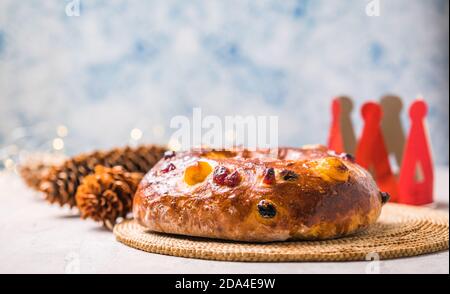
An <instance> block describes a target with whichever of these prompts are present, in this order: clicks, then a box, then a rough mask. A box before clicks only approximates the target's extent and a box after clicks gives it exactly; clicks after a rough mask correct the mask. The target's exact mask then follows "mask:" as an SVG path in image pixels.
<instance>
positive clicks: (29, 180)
mask: <svg viewBox="0 0 450 294" xmlns="http://www.w3.org/2000/svg"><path fill="white" fill-rule="evenodd" d="M64 159H65V158H64V156H62V155H57V154H47V153H36V154H31V155H29V156H27V157H26V158H25V159H23V160H21V163H20V164H19V173H20V176H21V177H22V179H23V180H24V182H25V183H26V184H27V185H28V186H29V187H30V188H33V189H35V190H39V187H40V185H41V182H42V180H43V179H44V178H45V177H46V176H47V175H48V173H49V170H50V168H51V167H52V166H56V165H59V164H61V163H62V162H63V161H64Z"/></svg>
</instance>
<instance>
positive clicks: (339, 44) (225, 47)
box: [0, 0, 449, 163]
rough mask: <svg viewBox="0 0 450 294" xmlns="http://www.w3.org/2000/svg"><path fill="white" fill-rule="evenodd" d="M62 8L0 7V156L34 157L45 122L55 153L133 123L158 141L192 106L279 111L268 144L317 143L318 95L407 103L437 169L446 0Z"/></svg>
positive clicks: (114, 137) (444, 148) (443, 131)
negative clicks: (276, 140) (421, 103)
mask: <svg viewBox="0 0 450 294" xmlns="http://www.w3.org/2000/svg"><path fill="white" fill-rule="evenodd" d="M69 2H70V1H69V0H66V1H64V0H46V1H38V0H36V1H31V0H30V1H28V0H23V1H17V0H1V1H0V146H6V145H7V144H11V143H14V144H17V145H20V146H25V147H27V148H46V147H48V146H50V145H49V142H50V141H51V139H52V138H53V137H54V136H55V131H54V130H55V127H56V126H57V125H58V124H64V125H67V127H68V128H69V136H68V137H67V138H66V147H67V151H68V152H69V153H74V152H79V151H84V150H89V149H91V148H94V147H107V146H112V145H116V144H126V143H127V142H128V138H129V134H130V130H131V129H132V128H134V127H138V128H141V129H142V130H143V131H144V136H143V140H144V141H158V142H165V140H167V138H168V137H169V135H170V132H171V130H170V129H168V127H169V121H170V118H171V117H172V116H174V115H179V114H185V115H189V114H190V113H191V111H192V107H194V106H200V107H202V109H203V112H204V114H205V115H206V114H217V115H237V114H255V115H260V114H270V115H279V116H280V143H282V144H289V145H298V144H304V143H316V142H325V141H326V137H327V132H328V125H329V120H330V116H329V104H330V99H331V97H333V96H335V95H338V94H342V93H343V94H348V95H351V96H353V97H354V98H355V99H357V106H358V107H359V106H360V105H361V103H362V102H363V101H365V100H367V99H378V98H379V97H380V96H381V95H383V94H385V93H387V92H394V93H397V94H399V95H401V96H403V97H405V98H406V99H407V101H411V100H412V99H413V98H415V97H416V96H417V95H418V94H419V93H421V94H423V95H424V96H425V98H426V99H427V100H428V102H429V103H430V116H429V125H430V132H431V137H432V144H433V149H434V152H435V158H436V160H437V161H438V162H439V163H448V150H449V149H448V148H449V139H448V132H449V129H448V128H449V127H448V126H449V124H448V115H449V114H448V106H449V84H448V78H449V56H448V49H449V48H448V42H449V35H448V34H449V27H448V21H449V2H448V1H447V0H425V1H424V0H389V1H387V0H380V3H381V15H380V16H378V17H369V16H367V15H366V13H365V7H366V4H367V3H368V2H369V1H368V0H345V1H342V0H340V1H338V0H323V1H320V0H314V1H307V0H304V1H275V0H274V1H255V0H253V1H242V0H235V1H225V0H224V1H216V0H214V1H211V0H208V1H182V0H180V1H144V0H142V1H125V0H123V1H121V0H117V1H111V0H108V1H106V0H104V1H100V0H99V1H94V0H89V1H88V0H81V1H80V2H81V11H80V12H81V15H80V16H79V17H76V16H73V17H69V16H67V15H66V12H65V8H66V5H67V4H68V3H69ZM353 119H354V122H355V123H356V124H357V130H360V128H361V124H360V122H361V121H360V116H359V113H354V115H353ZM404 121H405V123H406V122H407V120H406V114H405V118H404ZM23 127H25V128H23ZM163 131H164V132H163ZM24 135H29V136H31V137H26V138H22V139H21V137H22V136H24ZM49 140H50V141H49Z"/></svg>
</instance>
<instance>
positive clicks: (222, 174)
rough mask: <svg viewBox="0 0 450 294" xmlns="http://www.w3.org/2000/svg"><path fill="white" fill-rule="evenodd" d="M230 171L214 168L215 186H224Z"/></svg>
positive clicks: (219, 167)
mask: <svg viewBox="0 0 450 294" xmlns="http://www.w3.org/2000/svg"><path fill="white" fill-rule="evenodd" d="M229 173H230V171H229V170H228V169H227V168H226V167H224V166H216V167H215V168H214V173H213V181H214V183H216V184H217V185H225V179H226V177H227V176H228V174H229Z"/></svg>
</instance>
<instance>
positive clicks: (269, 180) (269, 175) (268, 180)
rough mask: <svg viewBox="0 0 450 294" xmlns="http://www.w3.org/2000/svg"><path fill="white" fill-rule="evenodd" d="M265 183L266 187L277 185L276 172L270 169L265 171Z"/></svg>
mask: <svg viewBox="0 0 450 294" xmlns="http://www.w3.org/2000/svg"><path fill="white" fill-rule="evenodd" d="M263 183H264V184H266V185H272V184H274V183H275V170H274V169H273V167H270V168H268V169H266V170H265V171H264V178H263Z"/></svg>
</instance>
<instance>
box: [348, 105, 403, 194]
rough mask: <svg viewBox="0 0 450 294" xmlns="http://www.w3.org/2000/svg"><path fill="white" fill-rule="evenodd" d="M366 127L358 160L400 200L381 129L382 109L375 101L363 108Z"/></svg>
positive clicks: (381, 186)
mask: <svg viewBox="0 0 450 294" xmlns="http://www.w3.org/2000/svg"><path fill="white" fill-rule="evenodd" d="M361 114H362V117H363V119H364V128H363V132H362V135H361V138H360V140H359V143H358V146H357V149H356V162H357V163H358V164H359V165H361V166H362V167H364V168H366V169H368V170H371V171H372V173H373V175H374V178H375V180H376V182H377V184H378V187H379V188H380V189H381V190H382V191H384V192H387V193H389V194H390V196H391V201H394V202H395V201H397V200H398V190H397V182H396V178H395V176H394V174H393V173H392V170H391V167H390V163H389V158H388V152H387V149H386V145H385V143H384V139H383V134H382V131H381V118H382V115H383V114H382V110H381V107H380V105H379V104H377V103H375V102H368V103H365V104H364V105H363V107H362V109H361Z"/></svg>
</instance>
